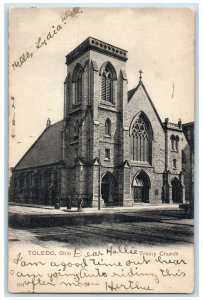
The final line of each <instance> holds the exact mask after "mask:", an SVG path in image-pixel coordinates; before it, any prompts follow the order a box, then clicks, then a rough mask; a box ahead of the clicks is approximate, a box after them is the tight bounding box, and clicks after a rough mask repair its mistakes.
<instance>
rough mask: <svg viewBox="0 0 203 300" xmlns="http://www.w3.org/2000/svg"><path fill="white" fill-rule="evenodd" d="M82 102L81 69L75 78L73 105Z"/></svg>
mask: <svg viewBox="0 0 203 300" xmlns="http://www.w3.org/2000/svg"><path fill="white" fill-rule="evenodd" d="M81 101H82V68H78V70H77V73H76V76H75V104H78V103H80V102H81Z"/></svg>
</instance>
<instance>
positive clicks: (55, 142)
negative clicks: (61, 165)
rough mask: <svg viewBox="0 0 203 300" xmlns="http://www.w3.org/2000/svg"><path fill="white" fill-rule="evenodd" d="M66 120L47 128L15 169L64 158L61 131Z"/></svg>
mask: <svg viewBox="0 0 203 300" xmlns="http://www.w3.org/2000/svg"><path fill="white" fill-rule="evenodd" d="M64 125H65V121H64V120H62V121H59V122H57V123H55V124H53V125H50V126H49V127H48V128H46V129H45V130H44V131H43V132H42V134H41V135H40V136H39V138H38V139H37V140H36V142H35V143H34V144H33V145H32V146H31V147H30V149H29V150H28V151H27V152H26V153H25V155H24V156H23V157H22V158H21V160H20V161H19V162H18V163H17V165H16V166H15V170H20V169H25V168H30V167H37V166H41V165H48V164H53V163H57V162H59V161H60V160H61V159H62V151H61V131H62V128H63V127H64Z"/></svg>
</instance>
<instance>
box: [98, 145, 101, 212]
mask: <svg viewBox="0 0 203 300" xmlns="http://www.w3.org/2000/svg"><path fill="white" fill-rule="evenodd" d="M98 184H99V186H98V210H100V198H101V163H100V149H99V176H98Z"/></svg>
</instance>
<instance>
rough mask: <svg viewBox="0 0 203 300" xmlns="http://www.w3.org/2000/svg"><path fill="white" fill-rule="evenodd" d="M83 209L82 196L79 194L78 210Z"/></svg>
mask: <svg viewBox="0 0 203 300" xmlns="http://www.w3.org/2000/svg"><path fill="white" fill-rule="evenodd" d="M81 210H82V198H81V197H80V196H78V211H81Z"/></svg>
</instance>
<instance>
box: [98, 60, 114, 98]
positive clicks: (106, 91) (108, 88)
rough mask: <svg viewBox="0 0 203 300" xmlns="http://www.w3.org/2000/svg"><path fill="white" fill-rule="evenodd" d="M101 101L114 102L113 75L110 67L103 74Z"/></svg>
mask: <svg viewBox="0 0 203 300" xmlns="http://www.w3.org/2000/svg"><path fill="white" fill-rule="evenodd" d="M101 99H102V101H107V102H111V103H112V102H113V74H112V72H111V70H110V68H109V67H108V66H107V67H106V68H105V69H104V70H103V71H102V74H101Z"/></svg>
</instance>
